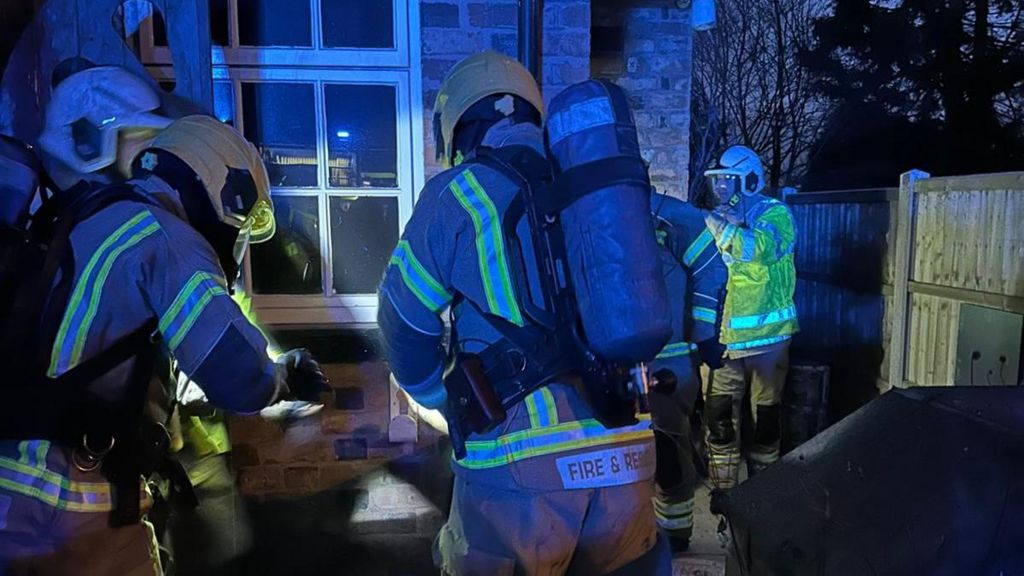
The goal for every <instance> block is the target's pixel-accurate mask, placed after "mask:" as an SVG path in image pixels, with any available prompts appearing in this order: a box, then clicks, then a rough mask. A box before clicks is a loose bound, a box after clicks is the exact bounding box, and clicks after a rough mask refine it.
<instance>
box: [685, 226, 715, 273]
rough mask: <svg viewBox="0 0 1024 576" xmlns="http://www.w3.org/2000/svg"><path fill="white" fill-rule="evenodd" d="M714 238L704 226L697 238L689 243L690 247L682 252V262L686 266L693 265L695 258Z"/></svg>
mask: <svg viewBox="0 0 1024 576" xmlns="http://www.w3.org/2000/svg"><path fill="white" fill-rule="evenodd" d="M714 239H715V238H714V236H712V235H711V231H709V230H708V229H707V228H705V229H704V231H703V232H701V233H700V235H698V236H697V239H696V240H694V241H693V243H692V244H690V247H689V248H687V249H686V253H685V254H683V264H685V265H686V267H687V268H689V267H691V266H693V264H694V262H696V261H697V258H698V257H700V255H701V254H703V253H704V250H706V249H707V247H708V246H710V245H711V242H712V241H713V240H714Z"/></svg>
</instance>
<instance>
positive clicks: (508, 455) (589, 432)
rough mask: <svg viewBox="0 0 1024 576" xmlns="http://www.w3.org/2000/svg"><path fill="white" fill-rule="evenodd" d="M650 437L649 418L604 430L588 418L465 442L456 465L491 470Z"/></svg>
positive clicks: (644, 417)
mask: <svg viewBox="0 0 1024 576" xmlns="http://www.w3.org/2000/svg"><path fill="white" fill-rule="evenodd" d="M652 437H653V432H651V421H650V416H641V417H640V422H638V423H637V424H634V425H632V426H623V427H621V428H612V429H608V428H605V427H604V426H603V425H602V424H601V423H600V422H598V421H597V420H594V419H592V418H588V419H586V420H576V421H573V422H565V423H563V424H556V425H554V426H547V427H542V428H529V429H526V430H519V431H517V432H511V433H509V434H505V435H504V436H499V437H498V438H496V439H494V440H470V441H467V442H466V457H465V458H463V459H462V460H459V461H458V464H459V465H460V466H463V467H465V468H470V469H482V468H495V467H498V466H504V465H506V464H511V463H513V462H518V461H520V460H525V459H527V458H534V457H537V456H547V455H551V454H558V453H561V452H571V451H573V450H580V449H584V448H592V447H595V446H604V445H606V444H618V443H620V442H635V441H640V440H648V439H650V438H652Z"/></svg>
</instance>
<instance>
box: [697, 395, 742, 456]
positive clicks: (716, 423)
mask: <svg viewBox="0 0 1024 576" xmlns="http://www.w3.org/2000/svg"><path fill="white" fill-rule="evenodd" d="M704 416H705V417H706V418H707V421H708V440H710V442H711V443H712V444H719V445H721V444H731V443H732V442H733V441H734V440H735V439H736V429H735V428H733V425H732V396H724V395H717V396H710V397H709V398H708V399H707V402H705V404H704Z"/></svg>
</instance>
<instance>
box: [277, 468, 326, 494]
mask: <svg viewBox="0 0 1024 576" xmlns="http://www.w3.org/2000/svg"><path fill="white" fill-rule="evenodd" d="M282 474H283V476H284V487H285V489H286V490H288V491H289V492H296V493H302V494H305V493H309V492H314V491H316V490H317V489H318V488H319V487H320V468H319V467H318V466H289V467H287V468H285V469H284V471H283V473H282Z"/></svg>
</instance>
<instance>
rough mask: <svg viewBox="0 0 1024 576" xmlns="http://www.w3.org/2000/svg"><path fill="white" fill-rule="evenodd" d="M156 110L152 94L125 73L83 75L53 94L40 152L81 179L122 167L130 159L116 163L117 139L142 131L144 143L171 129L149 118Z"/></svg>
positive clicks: (112, 69) (99, 70) (101, 70)
mask: <svg viewBox="0 0 1024 576" xmlns="http://www.w3.org/2000/svg"><path fill="white" fill-rule="evenodd" d="M159 107H160V96H159V94H157V93H156V90H154V88H153V87H152V86H151V85H150V84H149V83H147V82H146V81H145V80H143V79H142V78H139V77H138V76H136V75H134V74H132V73H131V72H129V71H128V70H125V69H124V68H120V67H117V66H97V67H95V68H88V69H85V70H82V71H80V72H76V73H75V74H72V75H71V76H68V77H67V78H65V79H64V80H63V81H62V82H61V83H60V84H58V85H57V87H56V88H55V89H54V91H53V94H52V95H51V99H50V103H49V104H48V105H47V107H46V124H45V126H44V127H43V132H42V134H40V137H39V147H40V148H41V149H42V150H43V151H45V152H46V153H47V154H48V155H50V156H51V157H53V158H54V159H56V160H59V161H60V162H63V163H64V164H66V165H67V166H68V167H69V168H71V170H72V171H74V172H75V173H77V174H80V175H84V174H89V173H92V172H96V171H99V170H102V169H104V168H106V167H108V166H111V165H113V164H114V163H115V162H117V163H119V164H122V163H123V164H124V165H125V166H127V165H128V164H130V162H131V160H132V159H131V158H123V159H120V158H118V136H119V134H123V133H125V132H140V131H141V132H142V133H143V135H144V136H145V138H146V139H150V138H152V137H153V136H155V135H156V133H157V131H159V130H161V129H163V128H165V127H166V126H167V125H168V124H170V123H171V119H169V118H165V117H163V116H160V115H158V114H154V113H153V111H154V110H156V109H158V108H159Z"/></svg>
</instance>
